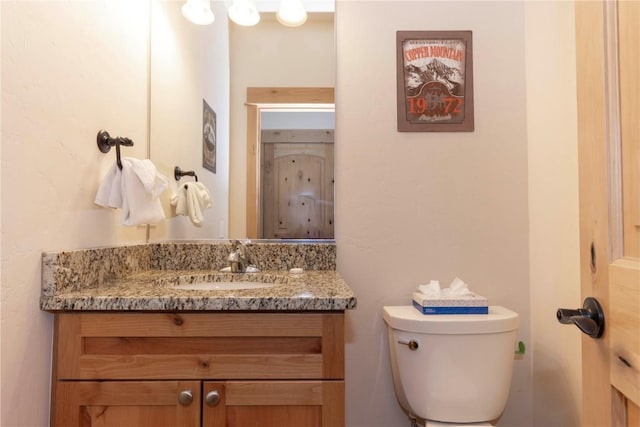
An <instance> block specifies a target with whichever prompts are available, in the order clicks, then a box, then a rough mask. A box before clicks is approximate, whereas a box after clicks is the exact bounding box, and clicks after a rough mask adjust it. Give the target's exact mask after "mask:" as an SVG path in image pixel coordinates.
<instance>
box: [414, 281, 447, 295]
mask: <svg viewBox="0 0 640 427" xmlns="http://www.w3.org/2000/svg"><path fill="white" fill-rule="evenodd" d="M418 290H419V291H420V293H422V294H424V296H426V297H439V296H440V295H441V294H442V291H441V290H440V282H439V281H437V280H432V281H430V282H429V284H427V285H420V286H418Z"/></svg>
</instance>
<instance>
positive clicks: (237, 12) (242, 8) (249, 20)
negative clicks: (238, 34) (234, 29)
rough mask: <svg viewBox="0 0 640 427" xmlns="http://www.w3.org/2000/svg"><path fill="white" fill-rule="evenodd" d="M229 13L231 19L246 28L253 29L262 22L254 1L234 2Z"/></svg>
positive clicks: (238, 0) (237, 0) (236, 0)
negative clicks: (252, 27)
mask: <svg viewBox="0 0 640 427" xmlns="http://www.w3.org/2000/svg"><path fill="white" fill-rule="evenodd" d="M228 13H229V19H231V20H232V21H233V22H235V23H236V24H238V25H242V26H244V27H251V26H253V25H256V24H257V23H258V22H260V13H259V12H258V8H257V7H256V3H255V1H254V0H233V3H231V6H229V10H228Z"/></svg>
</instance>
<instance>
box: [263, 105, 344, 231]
mask: <svg viewBox="0 0 640 427" xmlns="http://www.w3.org/2000/svg"><path fill="white" fill-rule="evenodd" d="M260 125H261V131H260V145H261V153H262V160H261V161H260V197H261V202H260V205H259V206H260V208H261V211H260V214H261V215H260V216H261V220H260V224H261V225H262V229H261V232H260V233H259V234H260V235H259V236H258V237H260V238H263V239H333V237H334V234H333V228H334V226H333V223H334V216H333V193H334V191H333V184H334V175H333V143H334V128H335V112H334V111H333V110H327V111H287V110H285V111H282V110H273V111H270V110H266V111H263V112H262V113H261V115H260Z"/></svg>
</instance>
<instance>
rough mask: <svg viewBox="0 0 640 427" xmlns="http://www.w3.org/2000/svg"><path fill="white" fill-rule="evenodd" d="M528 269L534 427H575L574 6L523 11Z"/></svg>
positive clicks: (530, 6) (541, 5)
mask: <svg viewBox="0 0 640 427" xmlns="http://www.w3.org/2000/svg"><path fill="white" fill-rule="evenodd" d="M525 11H526V21H525V24H526V52H527V55H526V62H527V80H526V87H527V137H528V159H529V239H530V254H529V266H530V267H529V269H530V295H531V337H532V338H531V340H532V341H531V344H532V345H531V346H530V347H531V349H532V356H533V375H532V378H533V384H532V386H533V415H534V418H533V420H534V425H535V426H548V427H554V426H557V427H565V426H578V425H580V424H581V422H580V411H581V391H580V389H581V384H582V380H581V364H580V362H579V361H580V357H581V356H580V354H581V351H580V347H581V338H582V337H581V335H582V334H580V332H579V331H578V330H577V329H576V328H574V327H569V326H561V325H559V324H558V322H557V320H556V315H555V313H556V310H557V309H558V308H559V307H568V308H577V307H579V306H581V305H582V304H581V300H580V285H579V283H580V276H579V275H580V265H579V263H580V259H579V248H578V237H579V229H578V159H577V154H578V153H577V133H576V132H577V127H576V126H577V125H576V83H575V76H576V73H575V49H574V46H575V26H574V8H573V4H572V3H571V2H527V3H526V9H525Z"/></svg>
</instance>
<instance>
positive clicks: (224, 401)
mask: <svg viewBox="0 0 640 427" xmlns="http://www.w3.org/2000/svg"><path fill="white" fill-rule="evenodd" d="M212 392H213V393H216V394H217V396H219V401H217V402H216V403H214V404H208V403H207V401H206V400H207V396H208V395H209V394H210V393H212ZM203 399H205V403H204V404H203V423H202V425H203V427H214V426H227V427H300V426H304V427H340V426H344V416H345V414H344V381H227V382H205V383H204V387H203Z"/></svg>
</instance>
